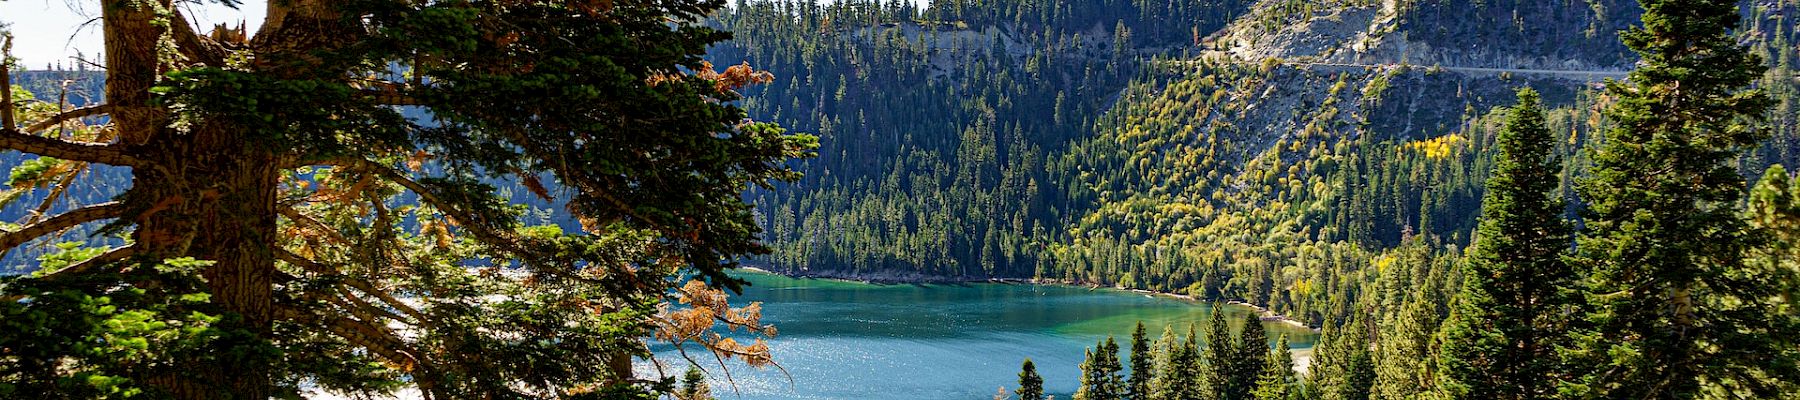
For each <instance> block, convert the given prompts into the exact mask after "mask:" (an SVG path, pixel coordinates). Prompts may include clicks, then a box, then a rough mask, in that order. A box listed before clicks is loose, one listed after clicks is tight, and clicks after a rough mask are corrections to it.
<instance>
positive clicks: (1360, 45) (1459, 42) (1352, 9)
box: [1216, 0, 1641, 70]
mask: <svg viewBox="0 0 1800 400" xmlns="http://www.w3.org/2000/svg"><path fill="white" fill-rule="evenodd" d="M1339 2H1342V3H1349V4H1343V5H1336V6H1319V7H1294V6H1290V5H1288V4H1287V2H1282V1H1265V2H1263V3H1261V4H1259V5H1258V7H1257V8H1256V9H1255V11H1253V14H1252V16H1250V17H1248V18H1244V19H1240V20H1238V21H1237V22H1236V23H1234V24H1232V26H1231V27H1230V28H1227V29H1226V30H1225V31H1223V32H1221V33H1220V34H1219V35H1218V37H1219V40H1218V41H1217V42H1216V43H1217V46H1218V47H1221V48H1223V49H1225V50H1227V51H1228V52H1229V53H1230V54H1232V55H1233V56H1236V57H1238V58H1240V59H1246V60H1260V59H1264V58H1271V57H1273V58H1282V59H1293V60H1305V61H1310V62H1322V63H1341V64H1410V65H1442V66H1459V67H1481V68H1520V69H1546V70H1623V69H1628V68H1629V67H1630V64H1631V63H1632V62H1633V61H1634V60H1635V57H1633V56H1632V55H1631V54H1630V52H1629V51H1627V50H1626V49H1625V47H1624V46H1623V45H1622V44H1620V43H1619V42H1618V38H1617V36H1616V35H1615V34H1614V32H1616V31H1618V30H1620V29H1625V28H1626V27H1628V26H1629V25H1630V23H1631V22H1633V21H1636V18H1637V15H1638V14H1639V13H1640V12H1641V11H1639V10H1638V8H1637V4H1636V2H1634V1H1620V0H1588V1H1572V0H1551V1H1542V0H1489V1H1485V2H1474V1H1448V0H1381V1H1348V2H1344V1H1339ZM1478 3H1479V4H1478Z"/></svg>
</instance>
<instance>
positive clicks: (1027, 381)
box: [1015, 358, 1044, 400]
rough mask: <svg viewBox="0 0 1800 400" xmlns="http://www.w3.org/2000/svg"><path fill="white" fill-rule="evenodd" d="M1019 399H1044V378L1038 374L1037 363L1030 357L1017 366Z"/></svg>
mask: <svg viewBox="0 0 1800 400" xmlns="http://www.w3.org/2000/svg"><path fill="white" fill-rule="evenodd" d="M1015 393H1017V394H1018V395H1019V400H1044V378H1043V377H1041V376H1038V373H1037V365H1033V364H1032V363H1031V359H1030V358H1026V359H1025V363H1024V364H1023V365H1020V366H1019V390H1017V391H1016V392H1015Z"/></svg>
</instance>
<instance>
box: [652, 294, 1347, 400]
mask: <svg viewBox="0 0 1800 400" xmlns="http://www.w3.org/2000/svg"><path fill="white" fill-rule="evenodd" d="M743 277H744V278H745V279H748V280H749V281H750V282H751V283H752V286H751V287H749V288H746V289H745V290H744V295H742V296H737V297H734V298H733V304H734V305H738V306H742V305H746V304H749V303H750V302H752V301H760V302H763V321H764V322H766V323H772V324H775V326H776V327H777V328H778V329H779V330H780V332H781V333H780V336H777V337H775V338H774V339H771V340H770V341H769V345H770V347H771V348H772V349H773V351H774V353H775V360H776V361H777V362H779V363H781V365H782V366H783V367H785V368H786V370H787V373H788V375H783V374H782V373H781V371H779V370H776V369H774V368H769V369H764V370H757V369H751V368H748V367H745V366H743V365H742V364H739V363H733V362H729V361H728V362H727V365H729V366H731V373H732V377H733V378H734V379H733V380H734V381H735V382H736V392H735V393H734V391H733V388H732V385H731V384H729V383H726V382H724V381H723V380H722V379H720V378H722V377H721V376H719V375H720V374H719V373H718V369H719V367H718V364H716V363H712V358H711V357H710V356H706V355H703V354H694V355H695V356H697V357H704V359H703V360H701V361H702V362H705V363H706V364H702V366H703V367H704V368H705V369H706V370H707V371H709V372H713V375H714V376H713V377H712V378H713V382H712V386H713V393H714V394H715V395H717V396H719V398H721V399H727V400H731V399H990V398H992V396H993V394H994V391H995V389H997V388H999V387H1001V386H1006V387H1007V389H1008V390H1009V391H1010V390H1012V389H1014V388H1015V386H1016V385H1017V381H1018V373H1019V362H1020V361H1023V360H1024V359H1025V358H1026V357H1030V358H1031V359H1032V361H1033V362H1034V363H1036V364H1037V367H1038V372H1039V373H1040V374H1042V375H1043V376H1044V380H1045V383H1044V386H1045V389H1046V390H1047V391H1049V392H1051V393H1057V394H1059V395H1058V396H1057V397H1058V398H1063V399H1066V398H1068V393H1072V392H1074V391H1075V388H1076V386H1077V385H1078V384H1079V379H1078V377H1079V368H1078V367H1079V366H1080V364H1081V361H1082V357H1083V350H1084V349H1086V348H1087V347H1090V346H1093V345H1094V342H1096V341H1098V340H1101V339H1104V338H1105V337H1106V336H1107V335H1113V336H1115V337H1117V339H1118V340H1119V342H1120V347H1121V348H1126V349H1129V348H1130V345H1129V344H1128V342H1129V341H1130V337H1131V330H1132V328H1133V326H1134V325H1135V324H1136V323H1137V322H1138V321H1140V320H1141V321H1144V324H1145V326H1146V327H1148V328H1149V331H1150V332H1149V334H1150V337H1151V339H1152V340H1154V339H1155V338H1156V337H1157V336H1159V335H1160V334H1161V333H1162V327H1163V326H1165V325H1174V326H1177V332H1178V333H1184V334H1185V332H1186V326H1187V324H1189V323H1196V324H1204V323H1206V321H1207V320H1208V319H1209V318H1210V316H1211V307H1209V306H1207V305H1206V304H1202V303H1196V302H1192V301H1187V300H1181V299H1175V298H1170V297H1165V296H1147V295H1144V294H1140V293H1133V292H1128V291H1121V290H1110V289H1096V290H1089V289H1087V288H1081V287H1070V286H1037V285H1021V284H989V283H983V284H967V285H871V284H863V283H854V282H843V281H832V280H817V279H792V278H786V277H781V276H775V275H767V274H745V275H743ZM1226 312H1228V313H1231V314H1230V315H1229V316H1230V317H1233V318H1230V319H1229V320H1230V321H1233V322H1237V321H1238V320H1240V319H1242V318H1243V316H1242V313H1246V312H1249V310H1248V309H1241V308H1235V307H1228V308H1227V311H1226ZM1264 324H1265V327H1266V328H1268V330H1269V334H1270V336H1271V339H1270V340H1271V343H1273V341H1274V339H1275V338H1277V337H1279V335H1280V334H1282V333H1287V334H1289V335H1290V336H1289V341H1290V342H1291V344H1292V346H1293V347H1294V348H1295V349H1297V350H1296V352H1295V358H1296V361H1303V360H1304V359H1306V358H1308V356H1310V353H1311V350H1310V348H1311V347H1312V343H1313V340H1315V339H1316V335H1315V334H1313V333H1312V332H1311V331H1308V330H1306V329H1301V328H1298V327H1295V326H1292V325H1288V324H1282V323H1274V322H1265V323H1264ZM1201 331H1204V329H1203V328H1202V329H1201ZM653 350H656V351H657V354H658V358H659V359H660V360H662V361H663V362H664V363H665V365H667V366H668V367H667V371H668V373H669V374H671V375H675V376H679V374H680V373H681V372H682V371H685V369H686V364H685V362H686V361H684V360H682V358H681V357H680V356H678V355H676V354H675V353H674V352H673V351H672V350H671V349H668V348H666V346H665V347H663V348H654V349H653ZM695 350H696V351H699V350H698V349H695ZM690 353H693V352H690ZM639 371H640V374H649V375H651V376H654V375H655V368H654V367H653V366H651V365H650V364H649V363H643V364H642V365H640V366H639ZM789 376H791V377H792V380H791V381H790V380H789Z"/></svg>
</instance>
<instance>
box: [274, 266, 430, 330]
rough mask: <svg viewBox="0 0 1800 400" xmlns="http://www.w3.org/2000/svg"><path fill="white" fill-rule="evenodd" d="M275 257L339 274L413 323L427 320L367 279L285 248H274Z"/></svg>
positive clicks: (421, 314) (309, 268) (307, 269)
mask: <svg viewBox="0 0 1800 400" xmlns="http://www.w3.org/2000/svg"><path fill="white" fill-rule="evenodd" d="M275 259H277V260H281V261H282V262H286V263H288V264H292V265H294V266H296V267H300V269H304V270H306V271H307V272H312V273H315V274H320V275H326V276H341V277H343V280H344V284H347V285H350V287H352V288H356V290H361V291H363V293H368V294H369V295H370V296H375V298H376V299H380V300H381V302H382V303H386V304H387V305H388V306H389V307H393V308H394V309H396V310H400V312H401V313H403V314H406V315H407V316H410V317H412V320H413V321H414V322H415V323H424V322H425V321H427V319H426V318H425V313H423V312H419V309H417V308H413V306H411V305H408V304H406V302H403V301H400V299H398V298H395V297H394V296H393V295H392V294H389V293H388V292H387V291H385V290H379V289H377V288H376V287H375V285H374V283H371V282H369V281H367V280H364V279H359V278H355V277H350V276H345V275H343V273H341V272H338V271H337V269H335V268H332V267H330V266H327V265H325V264H322V263H319V262H318V261H313V260H310V259H307V258H306V257H301V256H300V255H299V254H294V252H291V251H287V249H276V250H275Z"/></svg>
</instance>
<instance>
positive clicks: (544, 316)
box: [0, 0, 816, 399]
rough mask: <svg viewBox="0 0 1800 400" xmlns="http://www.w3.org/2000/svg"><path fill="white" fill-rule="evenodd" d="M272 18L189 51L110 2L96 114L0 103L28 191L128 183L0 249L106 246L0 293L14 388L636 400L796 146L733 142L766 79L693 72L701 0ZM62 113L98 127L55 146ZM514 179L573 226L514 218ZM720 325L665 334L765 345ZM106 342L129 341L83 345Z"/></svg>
mask: <svg viewBox="0 0 1800 400" xmlns="http://www.w3.org/2000/svg"><path fill="white" fill-rule="evenodd" d="M235 3H237V2H227V4H235ZM267 3H268V4H267V11H268V14H269V18H268V20H267V21H266V22H265V25H263V26H262V29H261V30H259V31H257V32H254V34H251V33H248V32H242V31H239V32H236V33H235V34H232V33H231V31H230V30H228V29H219V30H217V31H215V34H213V35H200V34H198V33H197V32H198V30H197V29H196V27H194V26H191V23H190V22H189V21H190V20H189V19H187V18H185V17H183V16H181V15H180V13H181V11H179V10H177V8H179V7H174V6H172V5H171V4H172V3H171V2H158V1H128V2H107V3H106V5H105V6H103V7H100V8H98V9H97V10H98V13H99V15H98V20H99V22H100V23H99V24H98V25H102V26H104V27H105V28H104V29H103V32H102V33H103V37H104V41H105V54H104V64H105V65H106V76H105V84H104V85H105V88H104V93H103V96H102V97H104V99H105V104H104V105H96V106H93V107H90V108H86V109H83V110H79V111H76V112H69V113H63V112H58V111H54V110H53V111H52V112H49V113H36V112H27V114H26V115H25V116H26V118H22V119H19V120H15V119H14V118H13V117H14V116H15V115H16V114H15V113H14V112H15V111H18V110H19V109H27V111H30V110H29V109H32V108H41V107H22V106H23V105H22V104H18V103H16V102H14V101H13V99H11V96H10V95H8V96H0V103H4V104H0V116H4V117H3V118H0V120H3V121H0V122H3V123H0V148H3V149H6V150H18V151H22V152H25V153H30V154H35V155H37V156H39V157H38V158H35V161H34V162H35V163H36V167H42V169H36V170H37V171H39V172H44V173H42V174H37V176H35V177H34V178H46V177H51V176H55V177H56V178H55V179H50V180H49V181H48V182H52V183H50V184H49V186H55V187H57V189H54V190H59V191H60V190H61V189H60V188H67V187H70V186H71V185H87V184H91V183H96V182H88V181H87V180H86V179H85V178H81V177H83V176H92V174H87V172H89V171H90V168H89V167H90V166H92V167H95V168H92V169H91V170H93V171H99V170H106V169H110V170H113V171H119V172H114V173H119V174H126V175H129V177H128V178H126V179H123V180H124V181H128V182H129V183H126V182H118V181H115V182H106V183H112V184H116V185H117V186H114V187H113V188H114V189H118V190H119V191H120V192H122V193H119V194H118V195H117V196H116V197H114V198H113V199H112V200H113V201H109V202H96V203H92V204H85V205H82V206H79V207H70V208H69V209H68V210H67V212H64V213H61V214H57V215H55V216H51V217H48V218H45V219H42V220H37V221H35V222H34V223H32V224H30V225H29V226H23V227H19V229H7V232H5V233H4V234H3V235H0V251H4V250H11V249H12V248H14V247H19V246H22V245H27V244H29V243H30V242H32V241H34V240H39V237H41V236H47V235H48V236H51V237H54V236H55V235H60V232H64V231H66V230H68V229H69V228H74V227H77V226H81V225H89V226H101V225H104V229H100V230H102V231H105V232H109V233H116V234H118V235H119V236H123V237H124V238H125V240H123V241H119V242H117V243H112V244H113V246H109V247H106V248H94V249H79V250H76V251H70V252H65V254H63V256H76V255H79V256H81V257H80V258H79V259H77V260H75V261H74V262H66V263H44V264H43V266H44V267H45V268H43V269H40V270H38V271H36V272H35V273H32V274H30V275H18V276H5V277H0V332H4V333H0V348H5V349H6V350H4V351H0V353H4V354H0V381H7V386H9V387H10V388H12V390H18V391H19V392H23V393H31V392H42V393H61V394H63V395H65V396H72V397H87V396H86V392H85V391H81V390H75V389H77V388H72V387H70V386H85V388H81V389H91V390H96V391H101V392H118V393H133V392H135V393H142V394H145V395H147V396H152V397H168V398H175V399H219V398H235V399H267V398H271V397H277V398H294V397H299V394H298V393H299V392H300V391H301V390H302V388H301V387H300V385H302V383H303V382H312V381H317V382H319V384H320V385H322V386H329V387H332V388H333V389H336V390H338V391H342V392H351V393H361V392H367V393H376V394H379V393H385V392H390V391H394V390H399V389H401V388H409V389H413V390H417V391H418V392H419V393H422V394H423V395H424V396H425V397H430V398H444V399H449V398H531V397H539V396H540V395H541V394H544V393H558V394H568V395H575V394H579V393H580V392H583V391H604V392H605V393H608V394H609V395H611V396H613V397H625V396H630V395H632V394H631V393H632V392H636V393H637V394H640V395H648V394H647V393H645V390H644V389H651V387H650V386H648V385H642V384H639V383H638V382H640V381H641V380H639V379H636V378H635V377H633V376H632V372H631V362H632V359H633V358H634V357H637V356H648V354H646V353H645V352H644V351H643V350H642V349H644V348H645V344H644V343H642V341H643V340H645V338H650V337H657V336H662V337H690V336H686V335H688V334H689V333H687V332H666V331H662V330H660V328H664V327H665V326H659V325H658V321H659V320H658V319H657V318H656V317H657V316H658V315H657V314H658V313H659V311H660V310H663V309H661V308H659V306H661V305H665V304H666V303H667V301H668V300H669V299H670V298H671V297H673V296H672V294H675V293H680V296H681V297H682V298H685V299H696V298H714V297H713V296H712V294H714V293H710V292H709V293H704V294H705V295H706V296H693V297H690V295H700V294H703V293H701V292H703V291H705V290H710V289H713V288H737V287H738V286H739V285H738V283H737V282H739V281H738V280H736V279H735V278H732V277H730V276H728V275H726V270H728V269H729V268H731V267H732V266H734V265H735V264H734V263H733V261H732V260H736V259H740V258H741V257H745V256H751V255H756V254H762V253H766V252H767V250H768V249H767V248H766V247H764V246H763V245H762V244H760V241H759V233H760V228H759V227H758V225H757V221H756V220H755V218H754V213H753V212H752V210H751V206H750V205H749V204H748V203H746V201H745V198H744V197H743V194H744V192H745V190H747V189H748V188H749V187H751V186H759V185H760V186H764V187H766V186H767V185H770V184H772V183H774V182H777V181H782V180H792V179H796V178H798V174H797V173H796V172H794V171H793V170H791V169H790V168H789V166H790V165H792V163H789V161H790V160H791V159H794V158H797V157H799V156H802V155H805V154H807V153H809V148H811V147H812V146H813V145H814V144H815V143H816V142H815V141H814V140H812V139H811V138H810V137H806V136H797V135H789V134H787V133H785V132H784V131H783V130H781V129H779V128H776V127H774V126H770V125H766V124H756V123H746V121H745V119H746V113H745V112H744V111H743V110H741V109H739V108H737V106H735V105H734V104H736V102H737V100H739V99H740V96H739V95H738V93H737V91H736V90H739V89H740V88H742V87H744V86H746V85H750V84H755V83H764V82H768V81H769V80H770V79H771V78H770V77H769V75H767V74H764V73H758V72H756V71H753V70H751V69H750V68H749V67H748V66H746V65H740V66H735V67H732V68H730V69H727V70H726V71H724V72H719V71H715V70H714V69H713V68H711V67H710V66H708V65H706V64H705V63H704V62H703V60H702V56H703V55H705V53H706V50H707V48H708V47H709V46H711V45H713V44H716V43H718V42H720V41H722V40H725V39H727V38H729V37H730V35H729V34H728V33H726V32H721V31H719V30H717V29H715V28H713V27H709V26H707V25H705V24H704V23H702V21H701V20H702V19H703V18H705V17H706V16H707V15H709V14H711V13H712V12H714V11H716V10H718V9H720V8H721V7H723V6H724V2H723V1H717V0H672V1H658V2H600V3H605V4H600V3H594V2H589V3H582V4H574V3H571V2H567V1H560V0H526V1H508V2H461V1H448V2H442V1H423V2H421V1H398V0H370V1H360V0H359V1H329V0H296V1H270V2H267ZM0 58H5V56H4V55H0ZM8 64H9V65H8V67H7V68H5V69H10V63H8ZM397 70H404V71H407V72H406V73H404V74H402V73H396V72H395V71H397ZM0 78H3V77H0ZM7 86H9V87H8V88H7V89H9V90H5V92H7V93H9V94H10V93H12V91H11V90H10V85H7ZM403 109H404V110H407V111H409V112H416V113H417V114H420V115H429V117H428V118H423V120H424V121H421V119H416V118H408V117H407V116H405V115H402V114H401V111H402V110H403ZM33 114H36V115H33ZM84 119H85V120H87V121H100V120H103V121H104V122H103V123H101V124H98V125H95V126H90V127H87V128H86V129H79V130H70V129H60V128H62V127H69V126H71V125H86V124H83V123H81V120H84ZM101 125H104V126H101ZM50 128H58V130H59V131H60V132H59V133H56V134H50V135H44V133H46V130H48V129H50ZM103 165H111V166H117V167H120V168H100V167H101V166H103ZM28 169H34V168H28ZM15 172H21V171H15ZM15 176H16V175H15ZM544 179H551V180H553V182H554V183H556V184H558V186H559V188H560V189H562V190H556V191H552V190H549V189H547V188H546V187H545V186H546V185H545V184H544V183H543V182H540V181H541V180H544ZM512 182H517V184H516V186H517V187H521V188H525V189H527V190H521V191H519V192H518V193H520V194H526V195H527V196H537V197H539V199H537V200H540V201H541V202H543V203H549V202H554V203H555V204H557V206H556V207H554V208H555V209H556V213H558V214H559V217H561V220H562V221H568V222H569V223H568V224H566V225H563V226H557V225H550V224H546V223H544V222H543V221H542V220H534V219H529V218H526V216H525V215H524V214H525V210H526V209H527V208H528V207H527V204H521V203H526V201H524V200H525V199H526V198H525V197H521V198H518V199H515V198H511V197H505V196H503V193H502V192H503V191H502V190H500V189H499V188H497V187H496V184H497V183H508V184H511V183H512ZM109 220H110V221H111V222H103V221H109ZM52 240H54V239H52ZM484 267H485V268H484ZM502 268H503V269H506V270H507V272H505V273H501V272H498V271H497V270H498V269H502ZM696 276H697V277H699V279H700V280H701V281H703V283H700V284H699V286H698V287H685V286H684V285H686V283H687V282H689V281H690V279H688V277H696ZM709 285H710V287H708V286H709ZM684 288H688V289H693V290H683V289H684ZM719 295H722V293H719ZM496 298H504V299H506V300H505V301H496V300H494V299H496ZM401 299H406V300H401ZM107 303H110V305H106V306H104V307H101V306H99V305H100V304H107ZM714 304H715V305H718V306H719V307H717V308H710V309H707V310H699V311H692V312H689V311H683V312H681V313H680V314H681V315H667V316H668V317H679V316H701V315H700V314H702V313H705V314H713V315H707V316H708V317H710V316H718V317H720V318H717V319H715V318H689V319H686V321H704V323H701V324H689V325H685V326H688V327H697V326H699V325H711V324H713V323H714V322H716V321H719V320H725V321H729V322H727V323H728V324H732V325H734V327H743V328H748V329H751V330H753V331H757V332H762V331H763V329H764V328H763V327H762V326H752V325H758V324H757V323H756V322H755V321H756V318H755V317H753V316H750V314H740V313H737V312H735V311H734V312H730V313H714V311H723V309H724V308H725V307H724V305H723V304H718V303H714ZM677 309H679V307H677ZM725 314H730V315H725ZM751 314H753V313H751ZM30 315H37V316H42V318H24V316H30ZM133 320H135V321H139V322H132V321H133ZM142 321H154V322H155V323H153V324H147V323H142ZM667 327H670V328H674V326H667ZM652 331H656V332H654V334H653V332H652ZM46 332H55V333H56V334H53V335H45V334H44V333H46ZM39 335H42V336H39ZM118 335H126V336H127V337H134V338H145V339H146V340H149V342H148V343H141V345H140V344H133V343H131V341H119V340H91V339H84V338H102V337H119V336H118ZM707 341H708V342H709V343H710V344H711V345H717V346H723V347H729V348H714V349H713V350H718V351H719V352H716V353H714V354H715V355H719V356H732V357H742V358H743V359H744V360H746V361H749V362H750V363H751V364H758V365H762V364H766V362H767V360H768V355H767V352H766V348H767V347H766V345H764V344H761V343H756V344H743V345H741V346H740V345H738V344H737V342H735V341H711V340H707ZM94 343H104V346H109V347H110V346H115V345H119V346H121V347H120V348H118V349H117V350H120V351H110V350H101V349H96V348H94V347H92V345H93V344H94ZM24 344H30V345H29V346H26V345H24ZM132 347H136V348H138V349H133V348H132ZM144 349H148V350H144ZM582 388H588V389H586V390H582Z"/></svg>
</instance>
